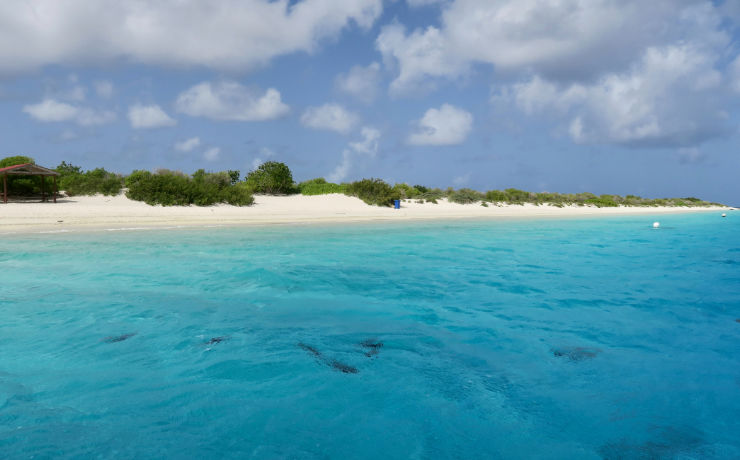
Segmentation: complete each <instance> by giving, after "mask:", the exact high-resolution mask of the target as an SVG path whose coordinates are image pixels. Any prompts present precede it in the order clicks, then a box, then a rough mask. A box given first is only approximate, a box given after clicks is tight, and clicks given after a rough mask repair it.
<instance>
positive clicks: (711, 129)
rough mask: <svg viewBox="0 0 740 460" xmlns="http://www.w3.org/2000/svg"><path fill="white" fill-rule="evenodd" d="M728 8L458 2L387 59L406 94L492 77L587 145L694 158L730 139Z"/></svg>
mask: <svg viewBox="0 0 740 460" xmlns="http://www.w3.org/2000/svg"><path fill="white" fill-rule="evenodd" d="M727 3H732V2H725V4H720V5H718V4H716V3H713V2H709V1H706V0H678V1H676V0H654V1H650V2H644V1H640V0H598V1H592V0H496V1H490V0H452V1H450V2H448V4H447V5H446V6H445V7H444V8H443V10H442V13H441V20H440V24H439V26H436V27H435V26H432V27H427V28H426V29H416V30H412V31H407V30H405V29H404V28H403V27H402V26H401V25H398V24H391V25H389V26H387V27H385V28H383V30H382V31H381V33H380V35H379V36H378V38H377V40H376V47H377V48H378V50H379V51H380V52H381V53H382V55H383V59H384V62H385V63H386V64H387V65H388V68H389V69H394V72H395V74H396V76H395V78H394V80H393V81H392V83H391V87H390V90H391V92H392V93H395V94H399V95H402V94H406V93H408V92H412V91H414V90H418V89H427V88H430V87H434V85H435V84H436V83H438V82H439V81H440V80H457V79H460V78H464V77H465V76H467V75H468V74H469V72H470V69H472V68H473V67H476V68H478V69H486V68H488V69H490V70H492V72H493V75H494V80H493V81H494V92H495V93H496V94H497V95H505V94H509V95H510V96H512V97H513V98H514V99H515V100H516V105H517V106H518V107H519V108H521V109H522V110H523V111H524V112H525V113H528V114H548V115H549V116H550V118H551V119H553V120H557V122H558V123H559V122H560V120H561V118H562V117H563V116H565V118H566V119H567V120H568V121H567V126H566V127H565V128H564V129H565V131H566V132H568V134H569V135H570V136H571V138H572V139H573V140H575V141H576V142H581V143H591V142H606V143H616V144H621V145H636V146H643V147H670V146H686V145H693V143H697V142H698V143H700V142H702V141H704V140H707V139H710V138H712V137H715V136H719V135H722V134H723V133H724V132H726V130H725V128H726V124H727V121H726V119H727V118H728V115H727V113H726V111H725V110H723V108H724V107H726V106H727V105H728V102H727V101H728V100H729V98H731V97H733V96H732V94H731V88H732V87H733V86H734V87H735V89H737V90H738V91H740V83H737V82H738V79H739V78H740V64H738V63H737V61H735V63H733V64H731V65H730V66H729V67H728V66H726V65H725V64H724V62H725V60H726V53H727V50H728V49H731V44H732V38H731V36H730V33H729V32H728V30H727V28H726V23H727V18H728V17H731V16H732V15H731V14H730V12H729V9H728V8H727ZM482 44H484V46H483V45H482ZM731 60H732V59H731ZM481 64H483V65H482V66H481ZM735 69H738V70H735ZM733 72H735V73H733ZM733 75H735V76H734V77H733ZM496 82H505V83H504V84H501V83H498V84H497V83H496ZM512 82H513V83H512ZM494 100H495V101H496V102H499V101H500V100H501V99H500V98H498V97H496V98H495V99H494Z"/></svg>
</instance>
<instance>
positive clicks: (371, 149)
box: [349, 126, 380, 156]
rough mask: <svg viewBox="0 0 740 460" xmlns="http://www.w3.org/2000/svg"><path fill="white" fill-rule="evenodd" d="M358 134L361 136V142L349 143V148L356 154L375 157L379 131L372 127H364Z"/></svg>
mask: <svg viewBox="0 0 740 460" xmlns="http://www.w3.org/2000/svg"><path fill="white" fill-rule="evenodd" d="M360 134H361V135H362V140H361V141H359V142H350V143H349V148H350V149H351V150H352V151H354V152H356V153H361V154H363V155H369V156H375V154H376V153H378V140H380V131H379V130H377V129H375V128H373V127H370V126H365V127H363V128H362V131H361V132H360Z"/></svg>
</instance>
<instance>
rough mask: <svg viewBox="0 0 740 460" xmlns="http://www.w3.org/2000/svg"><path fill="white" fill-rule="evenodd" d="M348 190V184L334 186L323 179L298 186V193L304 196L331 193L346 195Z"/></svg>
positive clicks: (304, 182) (308, 181) (305, 182)
mask: <svg viewBox="0 0 740 460" xmlns="http://www.w3.org/2000/svg"><path fill="white" fill-rule="evenodd" d="M346 190H347V185H346V184H334V183H332V182H327V181H326V179H324V178H321V177H318V178H316V179H311V180H307V181H303V182H301V183H300V184H298V191H300V193H301V194H302V195H327V194H329V193H344V192H345V191H346Z"/></svg>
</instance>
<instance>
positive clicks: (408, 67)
mask: <svg viewBox="0 0 740 460" xmlns="http://www.w3.org/2000/svg"><path fill="white" fill-rule="evenodd" d="M375 44H376V46H377V48H378V50H379V51H380V52H381V53H382V54H383V60H384V61H385V63H386V65H387V66H388V67H390V68H393V67H397V68H398V76H397V77H396V79H395V80H393V82H392V83H391V88H390V89H391V92H393V93H396V94H398V93H402V92H407V91H410V90H418V89H428V88H429V87H430V86H431V84H430V83H429V82H428V80H426V78H427V77H430V76H431V77H446V78H450V79H454V78H457V77H459V76H461V75H463V74H464V73H465V72H466V71H467V68H468V61H467V60H466V59H465V58H464V57H463V55H462V54H459V53H456V52H455V50H454V48H453V47H452V46H451V43H450V41H449V40H447V38H446V37H444V35H443V34H442V32H441V31H440V30H439V29H437V28H436V27H429V28H427V29H426V30H425V31H422V30H416V31H414V32H413V33H411V34H410V35H409V36H408V37H407V36H406V29H405V28H404V27H403V26H402V25H400V24H391V25H389V26H386V27H384V28H383V30H382V31H381V32H380V35H379V36H378V39H377V40H376V42H375Z"/></svg>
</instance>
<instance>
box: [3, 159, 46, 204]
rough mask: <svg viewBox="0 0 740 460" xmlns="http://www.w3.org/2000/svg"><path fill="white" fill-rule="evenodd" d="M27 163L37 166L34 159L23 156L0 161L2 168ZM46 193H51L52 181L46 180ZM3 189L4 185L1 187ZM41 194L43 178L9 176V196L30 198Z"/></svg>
mask: <svg viewBox="0 0 740 460" xmlns="http://www.w3.org/2000/svg"><path fill="white" fill-rule="evenodd" d="M26 163H31V164H36V162H35V161H34V159H33V158H31V157H26V156H22V155H16V156H12V157H7V158H3V159H2V160H0V168H6V167H8V166H16V165H22V164H26ZM45 183H46V191H47V192H50V191H51V186H50V183H51V181H50V180H46V182H45ZM0 187H2V185H0ZM40 193H41V177H39V176H20V175H14V174H9V175H8V195H15V196H28V195H36V194H40Z"/></svg>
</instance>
